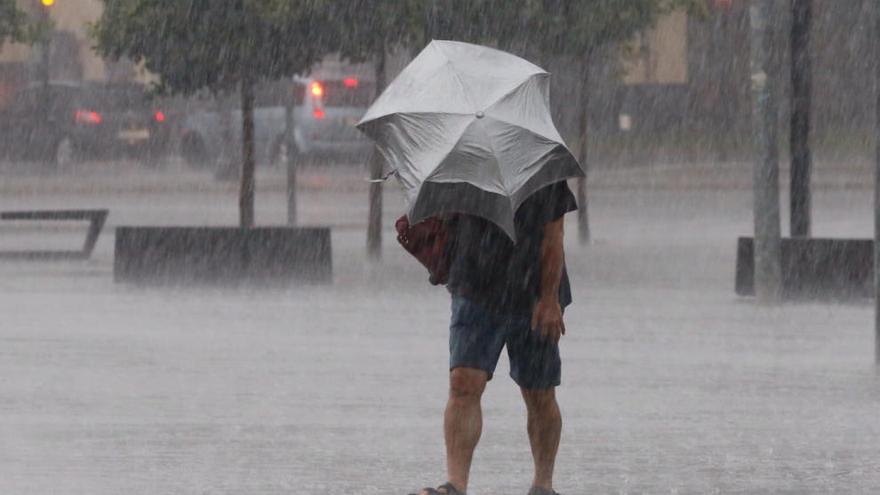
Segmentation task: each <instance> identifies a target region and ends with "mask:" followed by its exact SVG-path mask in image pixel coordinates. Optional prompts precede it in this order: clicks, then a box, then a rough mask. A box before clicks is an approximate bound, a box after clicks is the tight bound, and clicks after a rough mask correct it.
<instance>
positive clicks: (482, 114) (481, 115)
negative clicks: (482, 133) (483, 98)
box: [477, 112, 486, 119]
mask: <svg viewBox="0 0 880 495" xmlns="http://www.w3.org/2000/svg"><path fill="white" fill-rule="evenodd" d="M485 116H486V114H484V113H483V112H477V118H478V119H482V118H483V117H485Z"/></svg>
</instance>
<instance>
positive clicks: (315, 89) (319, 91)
mask: <svg viewBox="0 0 880 495" xmlns="http://www.w3.org/2000/svg"><path fill="white" fill-rule="evenodd" d="M311 92H312V96H316V97H318V98H320V97H322V96H324V86H322V85H321V83H319V82H317V81H315V82H313V83H312V89H311Z"/></svg>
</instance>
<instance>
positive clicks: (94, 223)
mask: <svg viewBox="0 0 880 495" xmlns="http://www.w3.org/2000/svg"><path fill="white" fill-rule="evenodd" d="M109 213H110V212H109V210H29V211H4V212H0V220H9V221H13V220H15V221H87V222H89V229H88V231H87V232H86V240H85V243H84V244H83V247H82V249H79V250H60V251H39V250H25V251H0V259H24V260H86V259H89V258H90V257H91V256H92V251H93V250H94V249H95V244H96V243H97V242H98V237H99V236H100V235H101V230H102V229H103V228H104V223H105V222H106V221H107V215H108V214H109Z"/></svg>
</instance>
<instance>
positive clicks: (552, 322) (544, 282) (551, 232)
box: [532, 217, 565, 342]
mask: <svg viewBox="0 0 880 495" xmlns="http://www.w3.org/2000/svg"><path fill="white" fill-rule="evenodd" d="M563 226H564V223H563V217H559V218H557V219H556V220H554V221H552V222H550V223H548V224H546V225H545V226H544V240H543V241H542V243H541V292H540V295H539V296H538V302H537V304H535V308H534V309H533V311H532V330H536V329H537V330H540V332H541V336H542V337H544V338H549V339H552V340H553V341H554V342H558V341H559V337H560V336H562V335H564V334H565V324H564V323H563V322H562V308H561V307H560V306H559V284H560V282H561V280H562V264H563V260H564V251H563V247H562V239H563V235H564V227H563Z"/></svg>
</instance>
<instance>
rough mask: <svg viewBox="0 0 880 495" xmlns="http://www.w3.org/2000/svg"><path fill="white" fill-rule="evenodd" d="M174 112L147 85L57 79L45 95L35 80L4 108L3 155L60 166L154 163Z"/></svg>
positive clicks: (0, 120)
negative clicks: (151, 95) (97, 160)
mask: <svg viewBox="0 0 880 495" xmlns="http://www.w3.org/2000/svg"><path fill="white" fill-rule="evenodd" d="M170 117H171V116H170V115H168V114H167V113H166V111H165V110H164V109H162V108H161V106H160V105H158V104H157V102H156V101H154V100H152V99H150V98H149V95H148V93H147V91H146V88H145V87H144V86H143V85H139V84H134V83H124V84H120V83H81V82H61V81H53V82H51V83H50V84H49V88H48V97H47V96H46V91H45V88H44V87H43V85H42V84H38V83H34V84H31V85H28V86H26V87H25V88H23V89H21V90H19V91H18V92H17V93H15V94H14V95H13V97H12V98H10V100H9V104H8V105H7V106H6V107H4V108H0V157H5V158H6V159H8V160H13V161H39V162H44V163H48V164H51V165H53V166H54V167H55V168H57V169H63V168H66V167H68V166H70V165H71V164H72V163H74V162H76V161H77V160H81V159H94V158H120V157H133V158H136V159H138V160H139V161H141V162H143V163H144V164H148V165H151V164H154V163H155V162H156V160H157V159H159V158H160V157H162V156H163V155H164V154H165V153H166V152H167V150H168V144H169V140H170V136H171V135H172V132H171V130H170V127H171V121H170Z"/></svg>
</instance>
